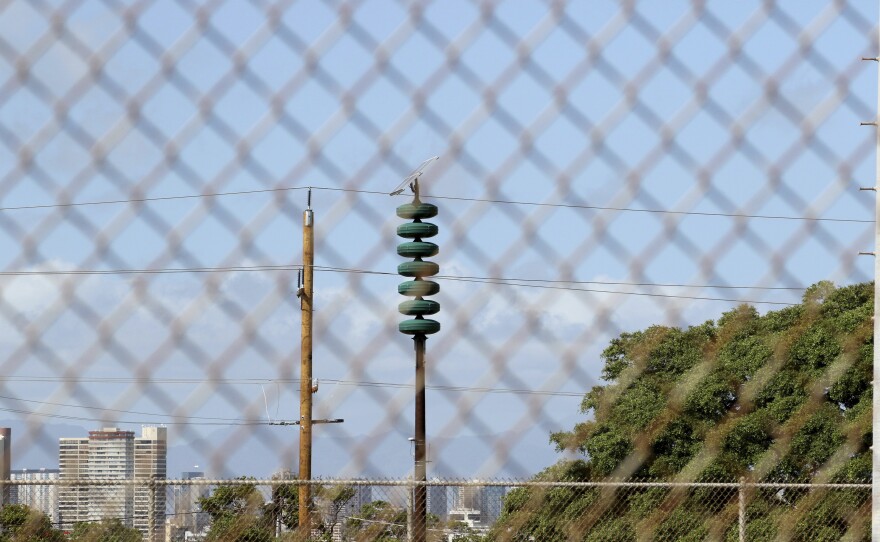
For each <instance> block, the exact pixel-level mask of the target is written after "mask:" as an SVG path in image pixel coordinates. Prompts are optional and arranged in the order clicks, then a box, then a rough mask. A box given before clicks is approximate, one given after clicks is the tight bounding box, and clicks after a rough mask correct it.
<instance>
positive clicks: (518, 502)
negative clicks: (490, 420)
mask: <svg viewBox="0 0 880 542" xmlns="http://www.w3.org/2000/svg"><path fill="white" fill-rule="evenodd" d="M102 483H103V484H105V485H104V486H103V487H102V485H101V483H98V482H96V481H95V480H67V481H64V482H58V481H55V482H47V481H41V482H31V483H27V484H25V483H22V482H19V483H18V484H16V483H13V484H12V486H11V488H10V489H11V490H12V500H13V504H12V505H11V506H10V507H8V508H7V510H12V509H14V508H15V505H16V504H23V505H28V506H29V509H30V511H31V513H32V517H28V516H27V515H15V514H12V513H7V514H6V516H7V517H6V519H4V520H3V521H4V523H3V528H4V530H5V532H6V533H7V534H12V536H13V537H14V536H21V535H22V534H23V533H24V532H25V531H27V530H28V529H30V530H31V531H33V530H35V529H37V528H44V529H47V532H52V530H55V531H60V533H64V534H66V535H67V536H71V537H72V538H73V539H74V540H106V541H108V542H109V541H116V540H140V539H141V537H143V539H145V540H151V539H150V537H149V533H150V525H153V526H154V530H153V532H154V535H153V538H152V540H157V541H158V540H165V541H167V542H179V541H185V540H239V541H243V542H250V541H260V540H274V539H281V540H311V541H319V540H320V541H323V540H344V541H375V540H384V541H390V540H408V539H409V538H408V536H409V533H410V531H411V523H410V519H411V513H412V511H411V507H412V497H411V491H412V488H413V487H414V482H412V481H407V480H387V479H386V480H320V481H317V482H315V483H313V484H312V488H313V494H314V500H313V502H312V505H311V518H312V519H311V521H312V524H311V532H310V534H307V535H306V534H304V533H302V532H300V531H299V530H298V527H299V526H298V523H297V518H298V507H299V502H298V500H297V486H298V484H299V483H301V482H298V481H295V480H283V479H282V478H275V479H272V480H254V479H233V480H205V479H202V480H162V481H161V482H154V483H153V484H149V483H146V484H140V483H138V482H135V481H127V482H126V481H120V480H104V481H103V482H102ZM107 484H109V485H107ZM425 485H426V486H427V488H428V489H427V492H428V496H429V497H428V522H427V524H428V527H427V540H430V541H437V542H439V541H449V540H458V541H472V542H476V541H502V540H509V541H529V540H546V541H564V540H588V541H593V540H596V541H603V542H605V541H609V540H658V541H666V540H670V541H672V540H675V541H679V540H725V541H740V540H750V541H752V540H789V541H815V540H869V539H870V536H869V533H868V526H869V519H870V493H871V488H870V484H784V483H778V484H775V483H763V484H750V483H746V482H739V483H737V482H714V483H688V484H683V483H678V484H674V483H667V482H647V481H631V482H622V481H620V482H612V481H602V482H569V483H565V482H552V483H547V482H544V483H541V482H534V481H522V480H438V479H435V480H430V481H428V482H427V483H426V484H425ZM73 490H81V491H82V492H84V493H85V494H86V495H92V494H93V493H94V492H96V491H97V492H99V493H101V496H102V497H103V496H104V495H105V494H106V492H107V491H108V490H109V491H113V492H115V493H116V494H117V499H116V500H114V501H113V502H114V505H115V506H116V507H117V508H118V512H119V513H116V514H108V513H106V512H107V510H105V509H104V508H105V506H104V505H105V502H104V500H101V501H100V502H90V504H88V505H87V506H86V507H85V508H83V509H82V510H80V511H79V512H72V511H70V510H69V509H68V508H66V504H67V503H68V502H69V500H70V497H69V495H70V494H71V493H70V492H71V491H73ZM138 490H141V491H143V492H144V493H149V494H150V499H151V500H145V501H143V502H140V501H139V500H138V499H137V498H133V497H132V496H133V495H134V494H135V493H136V492H137V491H138ZM52 492H58V494H59V495H62V497H61V498H60V499H59V500H58V501H53V500H52V499H50V498H48V497H47V495H49V494H51V493H52ZM123 510H124V512H123ZM10 518H11V519H12V521H10ZM42 536H43V537H45V538H44V539H51V536H52V535H47V534H43V535H42ZM13 539H15V538H13Z"/></svg>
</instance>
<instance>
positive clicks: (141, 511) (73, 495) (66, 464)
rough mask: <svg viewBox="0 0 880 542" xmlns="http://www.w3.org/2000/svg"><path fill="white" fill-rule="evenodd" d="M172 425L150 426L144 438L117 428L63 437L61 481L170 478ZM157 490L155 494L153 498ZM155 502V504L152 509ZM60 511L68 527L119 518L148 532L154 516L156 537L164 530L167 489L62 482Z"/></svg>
mask: <svg viewBox="0 0 880 542" xmlns="http://www.w3.org/2000/svg"><path fill="white" fill-rule="evenodd" d="M167 431H168V430H167V429H166V428H164V427H144V428H143V430H142V434H141V437H139V438H135V436H134V432H133V431H123V430H121V429H118V428H116V427H108V428H104V429H103V430H100V431H89V437H88V438H62V439H59V453H58V466H59V467H60V468H59V470H60V473H59V478H60V479H61V480H84V481H87V480H96V479H105V480H131V479H138V480H150V479H164V478H166V461H167V451H168V438H167ZM151 492H152V497H151ZM151 504H152V508H151ZM58 514H59V519H58V521H59V523H60V524H61V528H62V529H63V530H66V531H70V530H72V529H73V526H74V525H75V524H76V523H78V522H80V521H99V520H101V519H105V518H118V519H120V520H121V521H122V523H123V524H124V525H125V526H127V527H134V528H136V529H138V530H140V531H141V533H142V534H144V535H145V536H147V535H148V534H149V521H150V520H151V519H152V520H153V522H154V523H153V525H154V526H155V536H160V535H162V534H163V530H164V524H165V488H164V486H159V487H157V488H155V489H151V488H150V487H149V486H147V485H143V486H138V485H134V486H131V485H112V484H104V485H102V484H88V483H85V484H83V485H81V486H67V487H61V488H59V491H58Z"/></svg>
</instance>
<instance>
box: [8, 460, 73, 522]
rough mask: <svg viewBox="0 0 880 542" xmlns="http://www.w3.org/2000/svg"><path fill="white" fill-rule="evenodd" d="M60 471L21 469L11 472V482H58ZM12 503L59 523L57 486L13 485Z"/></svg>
mask: <svg viewBox="0 0 880 542" xmlns="http://www.w3.org/2000/svg"><path fill="white" fill-rule="evenodd" d="M60 472H61V471H60V470H59V469H21V470H14V471H12V472H11V474H10V477H9V479H10V480H23V481H28V482H36V481H40V480H47V481H52V480H57V479H58V476H59V474H60ZM11 490H12V496H11V498H12V502H13V503H16V504H24V505H26V506H28V507H30V508H32V509H34V510H39V511H40V512H42V513H44V514H46V515H47V516H49V519H50V520H51V521H52V523H57V522H58V486H57V485H44V486H41V485H13V486H12V487H11Z"/></svg>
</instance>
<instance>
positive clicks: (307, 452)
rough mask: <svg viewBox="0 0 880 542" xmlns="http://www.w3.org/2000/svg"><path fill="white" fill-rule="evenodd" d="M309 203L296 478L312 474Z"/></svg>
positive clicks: (307, 510) (304, 501)
mask: <svg viewBox="0 0 880 542" xmlns="http://www.w3.org/2000/svg"><path fill="white" fill-rule="evenodd" d="M311 199H312V198H311V192H310V193H309V205H308V208H307V209H306V210H305V211H304V212H303V291H302V294H301V295H300V309H301V312H302V331H301V333H302V345H301V348H300V384H299V422H300V423H299V430H300V432H299V479H300V480H302V481H304V482H308V481H309V480H311V478H312V278H313V272H314V262H315V246H314V241H315V235H314V232H315V230H314V222H315V215H314V213H313V212H312V209H311V206H312V205H311V203H312V202H311ZM311 489H312V488H311V486H310V485H308V484H307V483H304V484H301V485H300V486H299V527H300V532H301V533H302V534H303V535H304V538H307V537H309V536H310V535H311V532H312V527H311Z"/></svg>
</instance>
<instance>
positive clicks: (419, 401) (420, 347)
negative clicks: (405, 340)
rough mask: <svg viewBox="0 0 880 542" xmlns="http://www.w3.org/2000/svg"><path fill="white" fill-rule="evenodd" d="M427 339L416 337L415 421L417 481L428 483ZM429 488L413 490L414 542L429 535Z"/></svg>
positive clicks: (417, 487)
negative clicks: (426, 434)
mask: <svg viewBox="0 0 880 542" xmlns="http://www.w3.org/2000/svg"><path fill="white" fill-rule="evenodd" d="M427 340H428V339H427V337H425V336H424V335H421V334H419V335H415V336H414V337H413V342H414V343H415V347H416V390H415V391H416V420H415V426H416V427H415V433H416V434H415V438H416V441H415V465H414V470H415V480H416V482H426V481H427V479H428V477H427V469H426V468H425V467H426V465H425V463H426V457H425V447H426V446H425V444H426V443H425V343H426V342H427ZM427 497H428V488H427V487H426V486H425V485H424V483H422V484H420V485H417V486H415V487H414V488H413V542H425V538H426V535H427V521H426V519H427V513H428V498H427Z"/></svg>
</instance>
